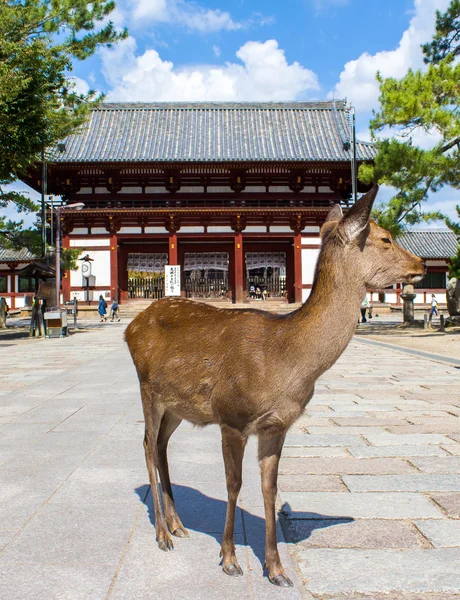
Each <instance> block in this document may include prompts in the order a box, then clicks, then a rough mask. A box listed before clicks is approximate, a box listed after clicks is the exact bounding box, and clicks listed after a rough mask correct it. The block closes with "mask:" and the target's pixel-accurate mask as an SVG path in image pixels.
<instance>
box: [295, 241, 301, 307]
mask: <svg viewBox="0 0 460 600" xmlns="http://www.w3.org/2000/svg"><path fill="white" fill-rule="evenodd" d="M294 302H302V235H301V233H300V231H295V232H294Z"/></svg>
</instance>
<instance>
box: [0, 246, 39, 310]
mask: <svg viewBox="0 0 460 600" xmlns="http://www.w3.org/2000/svg"><path fill="white" fill-rule="evenodd" d="M34 260H35V256H34V255H33V254H32V253H31V252H29V250H26V249H25V248H23V249H21V250H11V249H9V248H0V297H3V298H5V300H6V302H7V304H8V306H9V307H10V309H14V308H22V307H23V306H25V305H31V304H32V298H33V295H34V291H35V278H34V277H32V276H30V277H29V276H26V275H23V274H21V273H20V271H21V269H23V268H24V267H27V266H28V265H30V264H31V263H32V262H33V261H34Z"/></svg>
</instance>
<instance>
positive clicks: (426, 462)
mask: <svg viewBox="0 0 460 600" xmlns="http://www.w3.org/2000/svg"><path fill="white" fill-rule="evenodd" d="M449 447H450V446H447V448H449ZM411 463H412V464H413V465H414V466H415V467H416V468H417V469H419V471H422V472H423V473H460V456H444V457H442V458H436V457H431V456H430V457H423V458H419V457H417V458H413V459H411Z"/></svg>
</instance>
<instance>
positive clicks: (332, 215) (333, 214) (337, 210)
mask: <svg viewBox="0 0 460 600" xmlns="http://www.w3.org/2000/svg"><path fill="white" fill-rule="evenodd" d="M342 217H343V212H342V209H341V207H340V204H334V206H333V207H332V208H331V210H330V211H329V213H328V215H327V217H326V220H325V221H324V222H325V223H327V222H328V221H340V219H341V218H342Z"/></svg>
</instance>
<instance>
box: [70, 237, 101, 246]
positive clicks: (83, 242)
mask: <svg viewBox="0 0 460 600" xmlns="http://www.w3.org/2000/svg"><path fill="white" fill-rule="evenodd" d="M69 246H70V247H71V248H86V247H87V246H110V239H109V238H105V239H104V238H102V239H101V238H94V239H93V238H86V239H80V240H79V239H76V240H75V239H70V240H69Z"/></svg>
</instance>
